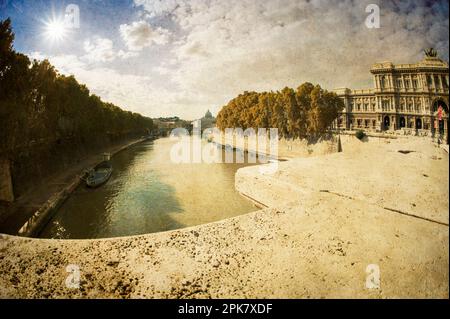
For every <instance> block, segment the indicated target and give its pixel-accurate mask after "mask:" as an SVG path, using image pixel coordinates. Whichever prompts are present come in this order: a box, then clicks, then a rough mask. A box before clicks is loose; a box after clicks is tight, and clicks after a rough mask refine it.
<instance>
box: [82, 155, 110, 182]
mask: <svg viewBox="0 0 450 319" xmlns="http://www.w3.org/2000/svg"><path fill="white" fill-rule="evenodd" d="M112 170H113V168H112V164H111V162H110V155H109V154H104V161H103V162H101V163H100V164H98V165H97V166H95V168H94V169H92V170H91V171H89V172H88V174H87V177H86V185H87V186H88V187H91V188H95V187H99V186H101V185H103V184H105V183H106V182H107V181H108V180H109V178H110V177H111V174H112Z"/></svg>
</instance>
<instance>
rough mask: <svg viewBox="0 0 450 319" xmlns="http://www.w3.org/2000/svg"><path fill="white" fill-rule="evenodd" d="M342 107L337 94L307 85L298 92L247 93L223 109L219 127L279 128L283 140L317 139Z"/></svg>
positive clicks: (298, 89) (220, 114) (287, 90)
mask: <svg viewBox="0 0 450 319" xmlns="http://www.w3.org/2000/svg"><path fill="white" fill-rule="evenodd" d="M343 108H344V103H343V101H342V99H340V98H339V97H338V96H337V95H336V94H335V93H332V92H328V91H326V90H324V89H322V88H321V87H320V86H319V85H313V84H311V83H308V82H307V83H304V84H302V85H300V86H299V87H298V88H297V90H294V89H291V88H288V87H286V88H284V89H283V90H282V91H277V92H263V93H257V92H244V93H243V94H240V95H239V96H238V97H236V98H234V99H233V100H231V101H230V102H229V103H228V104H227V105H226V106H224V107H223V108H222V110H221V111H220V112H219V114H218V116H217V127H218V128H219V129H221V130H224V129H226V128H242V129H244V130H245V129H247V128H253V129H255V130H257V129H258V128H278V134H279V136H280V137H285V138H308V137H317V136H320V135H322V134H323V133H325V132H326V131H327V130H328V129H329V127H330V126H331V124H332V123H333V121H334V120H335V119H336V118H337V116H338V112H339V111H341V110H342V109H343Z"/></svg>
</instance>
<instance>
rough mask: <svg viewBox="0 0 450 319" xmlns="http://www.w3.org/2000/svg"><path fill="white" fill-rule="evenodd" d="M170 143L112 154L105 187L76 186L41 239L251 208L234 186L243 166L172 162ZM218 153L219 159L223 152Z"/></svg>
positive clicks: (149, 226)
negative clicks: (237, 174) (239, 169)
mask: <svg viewBox="0 0 450 319" xmlns="http://www.w3.org/2000/svg"><path fill="white" fill-rule="evenodd" d="M203 143H204V144H205V143H206V142H203ZM173 145H174V141H171V140H170V139H168V138H165V139H159V140H156V141H154V142H153V141H148V142H143V143H140V144H137V145H135V146H133V147H131V148H129V149H127V150H125V151H123V152H121V153H119V154H117V155H116V156H114V157H113V159H112V163H113V167H114V172H113V175H112V176H111V179H110V180H109V181H108V183H106V184H105V185H104V186H102V187H100V188H98V189H95V190H92V189H87V188H85V187H84V186H81V187H79V188H78V189H77V190H76V191H75V192H74V194H73V195H72V196H71V197H70V198H69V199H68V200H67V201H66V203H64V205H63V206H62V207H61V209H60V210H59V211H58V213H57V214H56V216H55V217H54V218H53V220H52V221H51V222H50V223H49V225H48V226H47V227H46V228H45V229H44V231H43V232H42V234H41V237H44V238H106V237H117V236H127V235H136V234H144V233H151V232H158V231H165V230H171V229H176V228H181V227H186V226H193V225H199V224H203V223H208V222H212V221H217V220H221V219H225V218H228V217H232V216H236V215H240V214H244V213H248V212H250V211H253V210H255V208H254V206H253V205H252V204H251V203H250V202H249V201H247V200H246V199H244V198H242V197H241V196H240V195H239V194H238V193H237V192H236V191H235V188H234V175H235V172H236V170H237V169H238V168H240V167H244V166H248V165H249V164H247V163H243V164H208V163H199V164H174V163H172V162H171V160H170V150H171V148H172V146H173ZM219 154H220V156H222V157H223V158H224V156H225V152H224V151H222V150H220V152H219Z"/></svg>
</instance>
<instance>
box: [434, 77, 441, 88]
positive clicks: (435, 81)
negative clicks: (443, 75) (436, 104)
mask: <svg viewBox="0 0 450 319" xmlns="http://www.w3.org/2000/svg"><path fill="white" fill-rule="evenodd" d="M434 85H435V86H436V88H438V87H440V85H439V77H438V76H437V75H435V76H434Z"/></svg>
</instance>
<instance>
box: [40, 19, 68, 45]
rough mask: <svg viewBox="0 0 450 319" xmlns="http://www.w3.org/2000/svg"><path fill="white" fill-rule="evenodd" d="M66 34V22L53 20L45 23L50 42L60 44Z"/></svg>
mask: <svg viewBox="0 0 450 319" xmlns="http://www.w3.org/2000/svg"><path fill="white" fill-rule="evenodd" d="M66 34H67V27H66V25H65V23H64V21H61V20H57V19H53V20H51V21H49V22H47V23H45V35H46V37H47V38H48V39H49V40H51V41H53V42H59V41H61V40H63V39H64V37H65V36H66Z"/></svg>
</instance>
